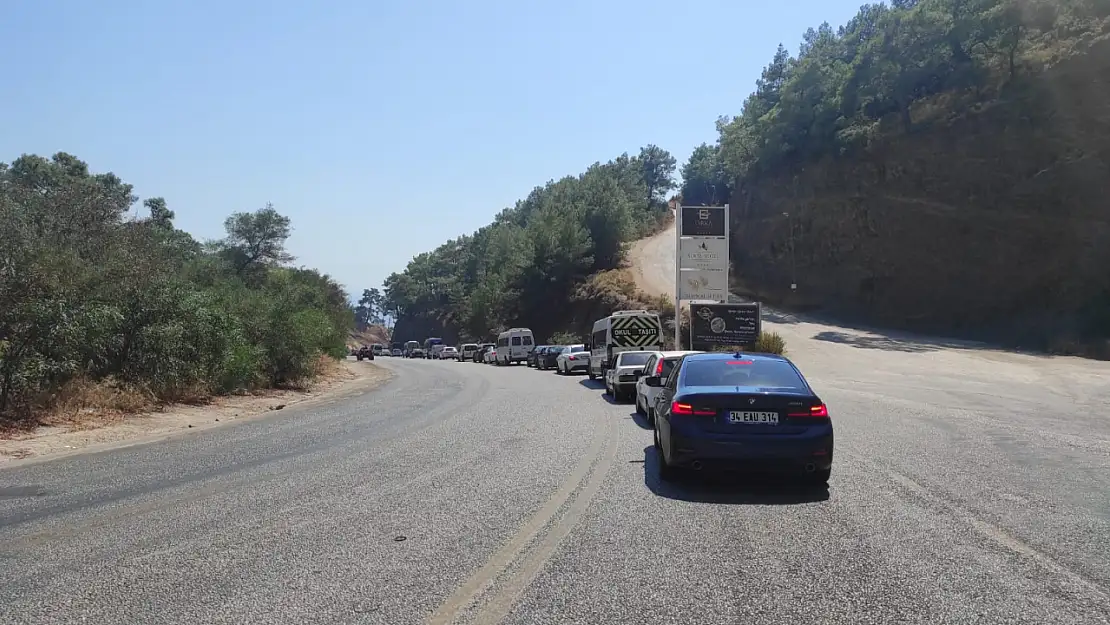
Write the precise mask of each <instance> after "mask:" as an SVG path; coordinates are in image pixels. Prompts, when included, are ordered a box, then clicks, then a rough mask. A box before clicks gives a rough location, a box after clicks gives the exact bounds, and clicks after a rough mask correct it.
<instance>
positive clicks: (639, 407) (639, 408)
mask: <svg viewBox="0 0 1110 625" xmlns="http://www.w3.org/2000/svg"><path fill="white" fill-rule="evenodd" d="M636 414H638V415H640V416H641V417H642V416H644V415H646V414H647V411H646V410H644V407H643V405H642V404H640V394H639V393H636Z"/></svg>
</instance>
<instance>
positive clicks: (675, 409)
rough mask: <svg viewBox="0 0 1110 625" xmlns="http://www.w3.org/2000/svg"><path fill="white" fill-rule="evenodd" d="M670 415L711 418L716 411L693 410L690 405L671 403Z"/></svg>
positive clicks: (705, 409) (706, 409)
mask: <svg viewBox="0 0 1110 625" xmlns="http://www.w3.org/2000/svg"><path fill="white" fill-rule="evenodd" d="M671 414H678V415H688V416H698V417H712V416H715V415H716V414H717V411H716V410H710V409H708V408H694V407H693V406H691V405H690V404H682V403H679V402H677V401H675V402H671Z"/></svg>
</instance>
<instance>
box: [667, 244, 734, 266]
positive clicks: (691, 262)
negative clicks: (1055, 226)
mask: <svg viewBox="0 0 1110 625" xmlns="http://www.w3.org/2000/svg"><path fill="white" fill-rule="evenodd" d="M678 266H679V268H681V269H701V270H702V271H728V239H725V238H723V237H682V238H681V239H679V240H678Z"/></svg>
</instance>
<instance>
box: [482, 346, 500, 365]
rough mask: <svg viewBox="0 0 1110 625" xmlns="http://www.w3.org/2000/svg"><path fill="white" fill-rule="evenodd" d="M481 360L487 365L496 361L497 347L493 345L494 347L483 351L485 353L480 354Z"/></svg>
mask: <svg viewBox="0 0 1110 625" xmlns="http://www.w3.org/2000/svg"><path fill="white" fill-rule="evenodd" d="M482 362H484V363H486V364H487V365H492V364H494V363H496V362H497V348H496V347H495V348H493V349H491V350H489V351H487V352H486V353H485V355H484V356H482Z"/></svg>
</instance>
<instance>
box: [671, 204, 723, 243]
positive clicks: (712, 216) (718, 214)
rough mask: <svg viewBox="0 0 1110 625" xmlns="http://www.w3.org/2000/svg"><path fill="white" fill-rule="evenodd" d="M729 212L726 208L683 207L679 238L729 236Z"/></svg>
mask: <svg viewBox="0 0 1110 625" xmlns="http://www.w3.org/2000/svg"><path fill="white" fill-rule="evenodd" d="M727 213H728V210H727V208H726V207H724V206H683V207H682V223H681V226H680V227H681V229H682V231H681V232H679V236H683V237H724V236H728V214H727Z"/></svg>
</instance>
